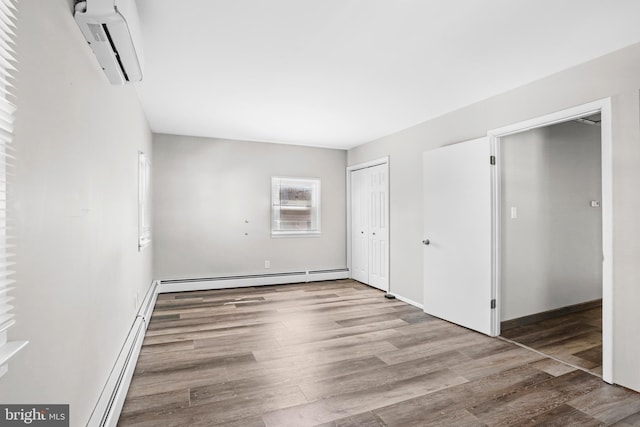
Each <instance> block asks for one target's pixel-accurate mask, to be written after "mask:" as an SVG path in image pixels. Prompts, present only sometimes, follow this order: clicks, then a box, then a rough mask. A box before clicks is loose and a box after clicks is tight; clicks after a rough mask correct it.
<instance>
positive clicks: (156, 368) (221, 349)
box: [119, 280, 640, 427]
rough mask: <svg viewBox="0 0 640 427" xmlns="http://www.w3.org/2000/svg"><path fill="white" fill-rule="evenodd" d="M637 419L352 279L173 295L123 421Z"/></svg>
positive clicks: (575, 376)
mask: <svg viewBox="0 0 640 427" xmlns="http://www.w3.org/2000/svg"><path fill="white" fill-rule="evenodd" d="M213 425H224V426H243V427H245V426H246V427H252V426H295V427H302V426H317V425H322V426H485V425H486V426H510V425H557V426H571V425H576V426H577V425H579V426H601V425H602V426H606V425H616V426H630V425H640V395H639V394H637V393H635V392H632V391H629V390H626V389H624V388H621V387H617V386H611V385H608V384H606V383H604V382H602V381H601V380H600V379H599V378H597V377H595V376H593V375H590V374H588V373H586V372H583V371H581V370H576V369H574V368H572V367H570V366H568V365H565V364H563V363H560V362H557V361H555V360H553V359H549V358H545V357H544V356H541V355H539V354H537V353H535V352H532V351H529V350H526V349H524V348H521V347H518V346H516V345H513V344H511V343H508V342H505V341H502V340H500V339H495V338H490V337H486V336H484V335H481V334H478V333H475V332H472V331H469V330H467V329H464V328H461V327H458V326H455V325H453V324H450V323H448V322H445V321H442V320H440V319H436V318H433V317H431V316H428V315H426V314H424V313H423V312H422V311H421V310H419V309H417V308H415V307H412V306H410V305H408V304H405V303H403V302H401V301H398V300H387V299H385V298H384V297H383V294H382V293H381V292H380V291H377V290H375V289H372V288H370V287H368V286H365V285H362V284H360V283H358V282H354V281H351V280H341V281H333V282H321V283H310V284H296V285H281V286H268V287H259V288H244V289H231V290H219V291H198V292H187V293H174V294H163V295H160V296H159V298H158V302H157V304H156V308H155V310H154V314H153V317H152V321H151V323H150V325H149V329H148V331H147V336H146V338H145V341H144V344H143V347H142V351H141V355H140V358H139V360H138V364H137V367H136V370H135V374H134V377H133V381H132V383H131V387H130V389H129V393H128V395H127V399H126V402H125V405H124V408H123V412H122V415H121V417H120V421H119V426H213Z"/></svg>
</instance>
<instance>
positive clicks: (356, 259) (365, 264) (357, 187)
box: [351, 169, 369, 283]
mask: <svg viewBox="0 0 640 427" xmlns="http://www.w3.org/2000/svg"><path fill="white" fill-rule="evenodd" d="M367 179H368V172H367V169H360V170H356V171H353V172H351V277H352V278H353V279H355V280H357V281H359V282H362V283H369V213H368V209H367V208H368V205H369V190H368V182H367Z"/></svg>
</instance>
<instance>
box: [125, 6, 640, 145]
mask: <svg viewBox="0 0 640 427" xmlns="http://www.w3.org/2000/svg"><path fill="white" fill-rule="evenodd" d="M137 4H138V9H139V14H140V21H141V30H142V36H143V42H144V57H145V65H144V71H145V75H144V79H143V82H142V83H140V84H138V88H137V89H138V93H139V95H140V99H141V102H142V105H143V108H144V110H145V112H146V115H147V117H148V120H149V123H150V125H151V128H152V130H153V131H154V132H158V133H171V134H182V135H194V136H208V137H218V138H230V139H241V140H252V141H267V142H281V143H290V144H299V145H311V146H322V147H335V148H350V147H354V146H356V145H359V144H362V143H365V142H368V141H371V140H374V139H376V138H379V137H382V136H385V135H388V134H390V133H393V132H396V131H399V130H402V129H405V128H407V127H410V126H412V125H415V124H417V123H420V122H422V121H425V120H427V119H429V118H432V117H435V116H439V115H442V114H444V113H446V112H448V111H452V110H455V109H457V108H460V107H463V106H465V105H469V104H471V103H473V102H476V101H479V100H482V99H485V98H488V97H490V96H492V95H495V94H497V93H501V92H504V91H506V90H509V89H511V88H514V87H517V86H520V85H523V84H525V83H528V82H531V81H533V80H536V79H539V78H541V77H544V76H547V75H550V74H553V73H555V72H557V71H560V70H563V69H566V68H568V67H571V66H573V65H576V64H579V63H582V62H585V61H588V60H590V59H592V58H596V57H598V56H601V55H603V54H606V53H608V52H611V51H614V50H617V49H619V48H622V47H625V46H628V45H631V44H634V43H637V42H640V24H639V22H638V21H639V19H640V1H638V0H438V1H434V0H268V1H267V0H181V1H175V0H137Z"/></svg>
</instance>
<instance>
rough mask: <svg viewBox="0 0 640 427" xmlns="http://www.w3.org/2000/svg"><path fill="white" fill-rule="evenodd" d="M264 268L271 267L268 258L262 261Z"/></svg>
mask: <svg viewBox="0 0 640 427" xmlns="http://www.w3.org/2000/svg"><path fill="white" fill-rule="evenodd" d="M264 268H271V261H269V260H268V259H267V260H265V261H264Z"/></svg>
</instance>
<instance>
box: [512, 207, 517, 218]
mask: <svg viewBox="0 0 640 427" xmlns="http://www.w3.org/2000/svg"><path fill="white" fill-rule="evenodd" d="M516 218H518V208H517V207H516V206H511V219H516Z"/></svg>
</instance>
